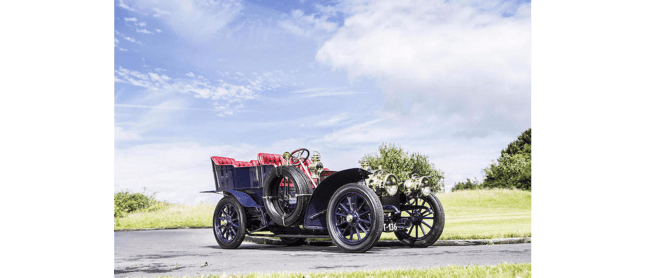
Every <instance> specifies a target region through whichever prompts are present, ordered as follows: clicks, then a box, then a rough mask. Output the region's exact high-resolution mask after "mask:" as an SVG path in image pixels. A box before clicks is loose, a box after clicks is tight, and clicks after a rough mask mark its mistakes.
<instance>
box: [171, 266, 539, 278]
mask: <svg viewBox="0 0 645 278" xmlns="http://www.w3.org/2000/svg"><path fill="white" fill-rule="evenodd" d="M163 277H169V276H163ZM194 277H200V278H202V277H203V278H216V277H230V278H232V277H238V278H242V277H244V278H303V277H306V278H318V277H320V278H323V277H325V278H334V277H348V278H367V277H406V278H415V277H431V278H432V277H435V278H452V277H454V278H457V277H482V278H483V277H491V278H507V277H508V278H516V277H522V278H527V277H531V264H506V263H504V264H498V265H493V266H477V265H473V266H445V267H435V268H427V269H392V270H372V271H351V272H349V271H345V272H318V273H289V272H277V273H251V274H248V275H226V276H213V275H202V276H194Z"/></svg>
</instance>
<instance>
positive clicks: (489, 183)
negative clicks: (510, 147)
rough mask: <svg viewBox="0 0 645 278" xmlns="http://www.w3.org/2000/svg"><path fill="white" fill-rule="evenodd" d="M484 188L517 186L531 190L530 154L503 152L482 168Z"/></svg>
mask: <svg viewBox="0 0 645 278" xmlns="http://www.w3.org/2000/svg"><path fill="white" fill-rule="evenodd" d="M484 172H485V173H486V177H485V179H484V182H483V184H482V186H483V187H484V188H518V189H525V190H531V156H530V154H529V155H527V154H516V155H508V154H503V155H502V157H500V158H499V159H498V162H497V163H493V164H491V165H490V166H488V167H487V168H486V169H484Z"/></svg>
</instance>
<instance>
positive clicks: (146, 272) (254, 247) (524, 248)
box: [114, 229, 531, 277]
mask: <svg viewBox="0 0 645 278" xmlns="http://www.w3.org/2000/svg"><path fill="white" fill-rule="evenodd" d="M503 262H509V263H528V262H531V244H530V243H527V244H508V245H477V246H431V247H428V248H407V247H374V248H372V250H370V251H368V252H367V253H364V254H347V253H341V252H340V251H339V250H338V248H337V247H335V246H301V247H286V246H275V245H260V244H254V243H246V242H245V243H243V244H242V246H240V247H239V248H238V249H235V250H225V249H221V248H219V246H218V245H217V242H216V241H215V238H214V237H213V232H212V230H210V229H182V230H159V231H136V232H115V233H114V275H115V276H116V277H126V276H137V277H141V276H162V275H171V276H184V275H202V274H214V275H221V274H223V273H226V274H236V273H250V272H277V271H289V272H310V271H344V270H361V269H385V268H427V267H434V266H444V265H469V264H479V265H493V264H499V263H503ZM204 263H208V265H206V266H202V265H204Z"/></svg>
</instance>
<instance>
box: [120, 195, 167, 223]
mask: <svg viewBox="0 0 645 278" xmlns="http://www.w3.org/2000/svg"><path fill="white" fill-rule="evenodd" d="M163 206H164V203H163V202H160V201H157V200H156V199H155V194H152V195H150V196H148V195H146V194H144V193H131V192H129V191H127V190H125V191H121V192H117V193H115V194H114V217H117V218H118V217H123V216H125V215H126V214H128V213H130V212H135V211H153V210H158V209H160V208H162V207H163Z"/></svg>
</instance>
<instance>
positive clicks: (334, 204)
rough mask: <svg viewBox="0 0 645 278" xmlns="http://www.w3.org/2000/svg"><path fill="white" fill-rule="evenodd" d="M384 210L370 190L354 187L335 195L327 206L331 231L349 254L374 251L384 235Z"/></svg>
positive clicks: (337, 243) (353, 184)
mask: <svg viewBox="0 0 645 278" xmlns="http://www.w3.org/2000/svg"><path fill="white" fill-rule="evenodd" d="M383 222H384V220H383V207H382V205H381V201H379V198H378V196H377V195H376V193H374V191H373V190H371V189H370V188H368V187H366V186H363V185H360V184H357V183H350V184H347V185H344V186H343V187H341V188H340V189H339V190H338V191H336V192H335V193H334V195H332V197H331V200H330V201H329V204H328V205H327V229H328V230H329V234H330V236H331V239H332V240H333V241H334V243H335V244H336V246H338V247H339V248H340V249H342V250H343V251H345V252H352V253H363V252H366V251H367V250H370V249H371V248H372V247H373V246H374V244H375V243H376V241H378V239H379V238H380V237H381V233H382V232H383Z"/></svg>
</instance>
